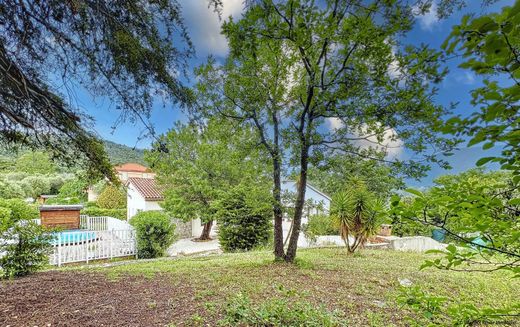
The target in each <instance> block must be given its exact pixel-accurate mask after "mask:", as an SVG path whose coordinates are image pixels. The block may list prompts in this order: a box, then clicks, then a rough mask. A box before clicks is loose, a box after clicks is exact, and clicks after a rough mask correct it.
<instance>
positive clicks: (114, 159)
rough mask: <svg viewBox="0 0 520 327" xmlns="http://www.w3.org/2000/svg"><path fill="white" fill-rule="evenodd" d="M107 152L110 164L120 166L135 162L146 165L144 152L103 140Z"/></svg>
mask: <svg viewBox="0 0 520 327" xmlns="http://www.w3.org/2000/svg"><path fill="white" fill-rule="evenodd" d="M103 145H104V147H105V151H106V152H107V155H108V158H109V159H110V162H111V163H112V164H114V165H119V164H123V163H127V162H135V163H138V164H141V165H146V162H145V161H144V150H142V149H137V148H131V147H129V146H126V145H123V144H117V143H114V142H111V141H107V140H103Z"/></svg>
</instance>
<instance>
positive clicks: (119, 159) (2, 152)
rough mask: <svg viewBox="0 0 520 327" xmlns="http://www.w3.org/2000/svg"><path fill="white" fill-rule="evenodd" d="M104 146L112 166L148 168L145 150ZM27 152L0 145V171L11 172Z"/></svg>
mask: <svg viewBox="0 0 520 327" xmlns="http://www.w3.org/2000/svg"><path fill="white" fill-rule="evenodd" d="M103 144H104V145H105V150H106V152H107V154H108V158H109V159H110V162H111V163H112V164H114V165H118V164H122V163H126V162H135V163H138V164H141V165H144V166H147V164H146V162H145V161H144V150H143V149H137V148H131V147H129V146H126V145H123V144H118V143H114V142H112V141H107V140H103ZM27 151H30V150H28V149H24V148H21V149H20V150H19V151H16V152H13V151H11V150H9V149H7V148H6V147H4V146H2V145H0V171H2V170H11V169H12V166H13V165H14V163H15V161H16V158H18V157H19V156H21V155H22V154H23V153H25V152H27Z"/></svg>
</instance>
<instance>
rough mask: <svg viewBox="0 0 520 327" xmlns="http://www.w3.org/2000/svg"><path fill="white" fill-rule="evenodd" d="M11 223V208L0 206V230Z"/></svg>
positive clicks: (3, 229) (5, 228)
mask: <svg viewBox="0 0 520 327" xmlns="http://www.w3.org/2000/svg"><path fill="white" fill-rule="evenodd" d="M10 223H11V209H9V208H5V207H0V232H3V231H5V230H7V228H9V226H10Z"/></svg>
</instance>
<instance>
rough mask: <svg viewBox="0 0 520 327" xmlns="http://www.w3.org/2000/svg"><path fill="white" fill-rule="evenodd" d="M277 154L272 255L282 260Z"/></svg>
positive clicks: (276, 160)
mask: <svg viewBox="0 0 520 327" xmlns="http://www.w3.org/2000/svg"><path fill="white" fill-rule="evenodd" d="M281 175H282V173H281V167H280V159H279V156H278V155H276V156H275V157H274V158H273V179H274V185H273V197H274V205H273V212H274V256H275V260H277V261H278V260H283V259H284V256H285V253H284V249H283V227H282V223H283V211H282V177H281Z"/></svg>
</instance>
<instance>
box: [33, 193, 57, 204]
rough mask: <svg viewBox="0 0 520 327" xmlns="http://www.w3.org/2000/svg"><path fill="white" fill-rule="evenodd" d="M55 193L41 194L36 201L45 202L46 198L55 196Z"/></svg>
mask: <svg viewBox="0 0 520 327" xmlns="http://www.w3.org/2000/svg"><path fill="white" fill-rule="evenodd" d="M57 197H58V196H57V195H54V194H42V195H40V196H39V197H38V203H39V204H45V202H47V200H49V199H54V198H57Z"/></svg>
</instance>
